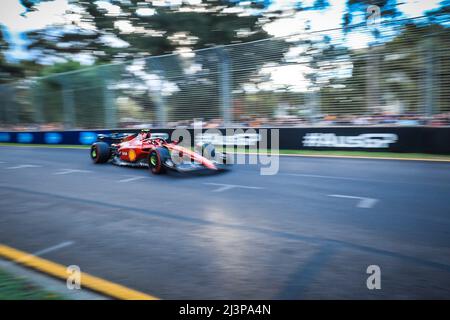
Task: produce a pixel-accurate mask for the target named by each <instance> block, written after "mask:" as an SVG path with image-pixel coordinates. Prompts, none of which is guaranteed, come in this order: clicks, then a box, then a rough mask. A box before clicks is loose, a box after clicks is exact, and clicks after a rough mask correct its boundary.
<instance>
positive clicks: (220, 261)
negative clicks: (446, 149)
mask: <svg viewBox="0 0 450 320" xmlns="http://www.w3.org/2000/svg"><path fill="white" fill-rule="evenodd" d="M279 161H280V166H279V172H278V174H275V175H270V176H267V175H266V176H264V175H260V166H259V165H234V166H233V167H232V169H231V170H230V171H229V172H225V173H221V174H216V175H202V176H195V175H178V174H169V175H161V176H155V175H151V174H150V173H149V171H148V170H146V169H136V168H128V167H117V166H112V165H108V164H106V165H94V164H93V163H92V162H91V160H90V158H89V150H87V149H85V150H83V149H67V148H66V149H58V148H43V147H39V148H37V147H36V148H35V147H5V146H1V147H0V244H2V245H5V246H8V247H11V248H15V249H17V250H22V251H24V252H29V253H36V255H37V256H39V257H41V258H44V259H47V260H49V261H52V262H54V263H56V264H59V265H62V266H69V265H77V266H79V268H80V269H81V271H82V272H86V273H87V274H90V275H93V276H95V277H99V278H101V279H106V280H107V281H111V282H113V283H115V284H118V285H121V286H124V287H126V288H130V289H132V290H136V291H138V292H142V293H145V294H148V295H151V296H155V297H158V298H161V299H312V298H320V299H336V298H337V299H380V298H392V299H407V298H446V299H449V298H450V206H449V204H450V163H449V162H431V161H427V162H425V161H399V160H375V159H347V158H321V157H284V156H281V157H280V158H279ZM371 265H377V266H379V267H380V270H381V289H379V290H376V289H375V290H369V289H368V288H367V285H366V282H367V278H368V277H369V276H370V274H367V272H366V271H367V268H368V266H371ZM82 285H83V284H82Z"/></svg>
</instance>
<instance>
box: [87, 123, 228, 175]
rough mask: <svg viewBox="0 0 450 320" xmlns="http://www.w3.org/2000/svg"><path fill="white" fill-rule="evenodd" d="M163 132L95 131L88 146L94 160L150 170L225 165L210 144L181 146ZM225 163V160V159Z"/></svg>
mask: <svg viewBox="0 0 450 320" xmlns="http://www.w3.org/2000/svg"><path fill="white" fill-rule="evenodd" d="M168 138H169V135H168V134H167V133H150V131H149V130H141V132H139V133H112V134H99V135H97V141H96V142H94V143H93V144H92V146H91V153H90V155H91V159H92V161H93V162H94V163H97V164H98V163H107V162H109V163H112V164H115V165H119V166H134V167H148V168H149V169H150V171H151V172H152V173H153V174H161V173H165V172H167V171H168V170H174V171H178V172H192V171H219V170H224V169H226V168H227V155H226V154H224V153H218V152H216V151H215V148H214V146H213V145H211V144H203V145H201V146H197V147H196V151H192V150H191V149H189V148H185V147H183V146H181V145H180V142H181V141H182V140H181V139H180V140H178V141H172V142H168V141H167V139H168ZM228 163H229V161H228Z"/></svg>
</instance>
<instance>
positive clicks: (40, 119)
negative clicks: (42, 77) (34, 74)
mask: <svg viewBox="0 0 450 320" xmlns="http://www.w3.org/2000/svg"><path fill="white" fill-rule="evenodd" d="M39 92H40V90H39V82H38V81H36V82H35V83H34V84H33V88H32V103H33V106H34V121H35V122H36V123H37V124H39V125H41V124H43V123H44V116H43V105H42V99H41V96H40V95H39Z"/></svg>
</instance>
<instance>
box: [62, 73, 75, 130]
mask: <svg viewBox="0 0 450 320" xmlns="http://www.w3.org/2000/svg"><path fill="white" fill-rule="evenodd" d="M60 84H61V93H62V99H63V119H64V129H65V130H68V129H72V128H73V127H74V124H75V110H74V100H73V99H74V96H73V90H72V88H70V86H69V85H68V84H67V82H66V81H64V80H62V81H60Z"/></svg>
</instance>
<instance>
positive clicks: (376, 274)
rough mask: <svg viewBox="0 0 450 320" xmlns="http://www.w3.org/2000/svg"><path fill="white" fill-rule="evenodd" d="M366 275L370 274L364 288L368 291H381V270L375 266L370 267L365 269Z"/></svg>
mask: <svg viewBox="0 0 450 320" xmlns="http://www.w3.org/2000/svg"><path fill="white" fill-rule="evenodd" d="M366 273H367V274H370V276H369V277H368V278H367V281H366V286H367V289H369V290H375V289H376V290H380V289H381V268H380V267H379V266H377V265H376V264H373V265H370V266H368V267H367V269H366Z"/></svg>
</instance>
